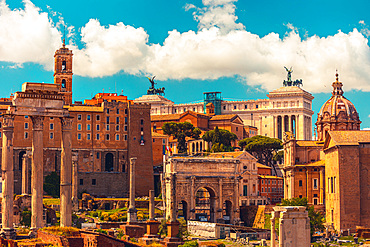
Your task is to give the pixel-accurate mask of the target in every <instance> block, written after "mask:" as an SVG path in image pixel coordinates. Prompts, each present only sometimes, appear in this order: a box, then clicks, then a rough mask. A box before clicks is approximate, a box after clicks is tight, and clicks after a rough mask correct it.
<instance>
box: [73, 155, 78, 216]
mask: <svg viewBox="0 0 370 247" xmlns="http://www.w3.org/2000/svg"><path fill="white" fill-rule="evenodd" d="M77 181H78V153H77V152H75V153H73V155H72V209H73V211H78V182H77Z"/></svg>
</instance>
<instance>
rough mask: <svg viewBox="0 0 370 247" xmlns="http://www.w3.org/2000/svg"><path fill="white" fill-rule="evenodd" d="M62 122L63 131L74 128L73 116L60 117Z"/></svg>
mask: <svg viewBox="0 0 370 247" xmlns="http://www.w3.org/2000/svg"><path fill="white" fill-rule="evenodd" d="M60 120H61V123H62V131H71V130H72V122H73V121H72V120H73V117H69V116H68V117H62V118H60Z"/></svg>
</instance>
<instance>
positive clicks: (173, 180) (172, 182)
mask: <svg viewBox="0 0 370 247" xmlns="http://www.w3.org/2000/svg"><path fill="white" fill-rule="evenodd" d="M169 175H170V187H171V196H170V203H171V204H170V222H176V221H177V220H176V209H177V204H176V174H175V173H171V174H169Z"/></svg>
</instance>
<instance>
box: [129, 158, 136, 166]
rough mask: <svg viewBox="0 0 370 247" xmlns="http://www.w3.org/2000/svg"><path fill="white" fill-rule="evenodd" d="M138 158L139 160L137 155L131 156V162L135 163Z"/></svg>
mask: <svg viewBox="0 0 370 247" xmlns="http://www.w3.org/2000/svg"><path fill="white" fill-rule="evenodd" d="M136 160H137V157H132V158H130V164H133V165H135V163H136Z"/></svg>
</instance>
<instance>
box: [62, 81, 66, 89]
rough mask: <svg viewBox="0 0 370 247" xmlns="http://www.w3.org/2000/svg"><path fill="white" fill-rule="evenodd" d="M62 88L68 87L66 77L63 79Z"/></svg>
mask: <svg viewBox="0 0 370 247" xmlns="http://www.w3.org/2000/svg"><path fill="white" fill-rule="evenodd" d="M62 88H66V80H65V79H63V80H62Z"/></svg>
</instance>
